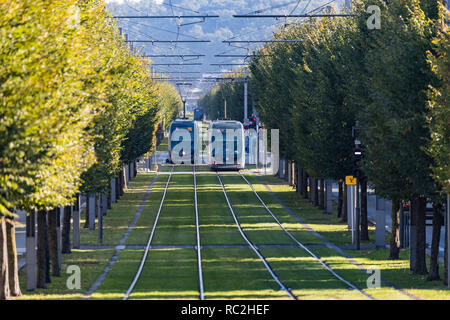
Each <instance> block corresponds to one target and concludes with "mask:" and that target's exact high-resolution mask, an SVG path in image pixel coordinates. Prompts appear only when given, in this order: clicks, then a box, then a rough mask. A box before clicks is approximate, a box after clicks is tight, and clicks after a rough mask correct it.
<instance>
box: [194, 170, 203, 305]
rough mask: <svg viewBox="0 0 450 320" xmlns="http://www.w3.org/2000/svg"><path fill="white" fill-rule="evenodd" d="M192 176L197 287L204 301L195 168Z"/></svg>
mask: <svg viewBox="0 0 450 320" xmlns="http://www.w3.org/2000/svg"><path fill="white" fill-rule="evenodd" d="M192 171H193V172H192V174H193V176H194V207H195V230H196V239H197V245H196V251H197V269H198V286H199V291H200V300H205V292H204V288H203V272H202V253H201V244H200V227H199V221H198V203H197V178H196V173H195V166H192Z"/></svg>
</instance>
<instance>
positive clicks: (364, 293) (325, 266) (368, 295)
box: [239, 172, 376, 300]
mask: <svg viewBox="0 0 450 320" xmlns="http://www.w3.org/2000/svg"><path fill="white" fill-rule="evenodd" d="M239 176H240V177H241V178H242V179H243V180H244V181H245V182H246V183H247V184H248V186H249V187H250V188H251V189H252V191H253V193H254V194H255V196H256V198H257V199H258V200H259V202H260V203H261V205H262V206H263V207H264V208H265V209H266V211H267V212H268V213H269V214H270V215H271V216H272V218H273V219H274V220H275V222H276V223H277V224H278V225H279V226H280V228H281V229H282V230H283V231H284V232H285V233H286V235H287V236H288V237H289V238H290V239H291V240H293V241H294V242H295V243H296V244H297V246H298V247H299V248H301V249H303V250H305V251H306V252H307V253H308V254H309V255H310V256H311V257H313V258H314V259H315V260H316V261H317V262H319V263H320V264H321V265H322V266H323V267H324V268H325V269H327V270H328V271H329V272H330V273H331V274H332V275H333V276H334V277H336V278H337V279H338V280H340V281H341V282H343V283H345V284H346V285H347V286H348V287H349V288H352V289H353V290H357V291H358V292H360V293H361V294H363V295H364V296H366V297H367V298H369V299H371V300H376V299H375V298H374V297H373V296H371V295H370V294H368V293H367V292H364V291H363V290H362V289H360V288H358V287H357V286H356V285H354V284H352V283H351V282H349V281H347V280H346V279H344V278H343V277H341V276H340V275H339V274H337V273H336V272H335V271H334V270H333V269H332V268H331V267H330V266H328V265H327V264H326V263H325V262H324V261H323V260H322V259H320V258H319V257H318V256H316V255H315V254H314V252H312V251H311V250H309V249H308V248H307V246H305V245H304V244H303V243H301V242H300V241H298V239H297V238H296V237H294V235H293V234H292V233H291V232H289V231H288V230H287V229H286V228H285V227H284V226H283V225H282V223H281V222H280V220H278V218H277V217H276V216H275V214H274V213H273V212H272V210H270V209H269V208H268V207H267V205H266V204H265V202H264V201H263V200H262V199H261V197H260V196H259V194H258V193H257V192H256V190H255V188H254V187H253V185H252V183H251V182H250V181H248V180H247V178H245V177H244V175H242V173H240V172H239Z"/></svg>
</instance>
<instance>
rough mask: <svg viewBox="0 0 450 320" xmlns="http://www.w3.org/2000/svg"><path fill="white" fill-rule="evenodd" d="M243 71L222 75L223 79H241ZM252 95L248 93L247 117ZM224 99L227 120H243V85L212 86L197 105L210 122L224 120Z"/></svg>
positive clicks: (237, 83) (223, 84)
mask: <svg viewBox="0 0 450 320" xmlns="http://www.w3.org/2000/svg"><path fill="white" fill-rule="evenodd" d="M243 72H244V71H243V70H236V71H235V72H230V73H227V74H225V75H224V77H225V78H242V73H243ZM252 97H253V93H252V92H251V90H249V92H248V96H247V98H248V108H249V116H250V115H251V108H252ZM225 99H226V101H227V118H228V119H232V120H237V121H243V119H244V83H243V82H224V83H221V84H219V85H216V86H214V87H213V88H212V89H211V91H209V92H208V93H207V94H205V95H203V96H202V97H201V98H200V100H199V102H198V104H199V107H200V108H203V112H204V113H205V115H206V116H207V118H209V119H211V120H215V119H223V118H225Z"/></svg>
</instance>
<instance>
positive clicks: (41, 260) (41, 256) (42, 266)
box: [36, 210, 47, 288]
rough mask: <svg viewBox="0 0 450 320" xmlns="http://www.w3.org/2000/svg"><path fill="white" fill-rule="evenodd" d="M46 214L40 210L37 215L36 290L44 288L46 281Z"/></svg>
mask: <svg viewBox="0 0 450 320" xmlns="http://www.w3.org/2000/svg"><path fill="white" fill-rule="evenodd" d="M46 216H47V212H46V211H45V210H40V211H38V213H37V226H38V235H37V242H38V243H37V267H38V276H37V283H36V287H37V288H45V287H46V285H45V284H46V282H47V281H46V280H47V257H46V255H47V250H46V240H47V219H46Z"/></svg>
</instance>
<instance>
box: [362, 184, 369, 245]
mask: <svg viewBox="0 0 450 320" xmlns="http://www.w3.org/2000/svg"><path fill="white" fill-rule="evenodd" d="M361 240H367V241H368V240H369V221H368V218H367V179H365V178H364V179H361Z"/></svg>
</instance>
